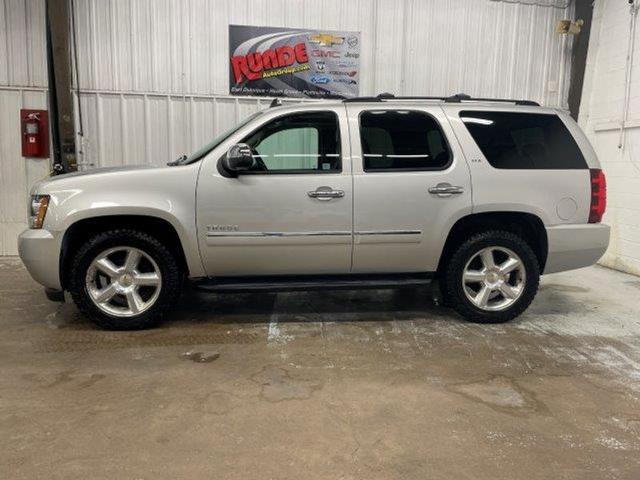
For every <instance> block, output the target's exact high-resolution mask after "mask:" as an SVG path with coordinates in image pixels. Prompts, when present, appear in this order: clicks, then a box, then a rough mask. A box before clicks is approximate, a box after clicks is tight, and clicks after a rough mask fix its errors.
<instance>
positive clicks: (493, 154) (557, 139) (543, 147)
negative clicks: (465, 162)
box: [460, 110, 587, 170]
mask: <svg viewBox="0 0 640 480" xmlns="http://www.w3.org/2000/svg"><path fill="white" fill-rule="evenodd" d="M460 119H461V120H462V121H463V122H464V124H465V126H466V127H467V130H469V133H470V134H471V136H472V137H473V139H474V140H475V142H476V143H477V144H478V147H480V150H481V151H482V153H483V154H484V156H485V157H486V159H487V161H488V162H489V163H490V164H491V165H492V166H493V167H495V168H503V169H519V170H523V169H533V170H573V169H584V168H587V163H586V162H585V159H584V156H583V155H582V152H581V151H580V148H579V147H578V145H577V144H576V142H575V140H574V139H573V137H572V136H571V133H570V132H569V130H568V129H567V127H566V126H565V124H564V123H563V122H562V120H560V118H559V117H558V116H557V115H554V114H541V113H519V112H485V111H476V110H467V111H461V112H460Z"/></svg>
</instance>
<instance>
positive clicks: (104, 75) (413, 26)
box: [76, 0, 571, 167]
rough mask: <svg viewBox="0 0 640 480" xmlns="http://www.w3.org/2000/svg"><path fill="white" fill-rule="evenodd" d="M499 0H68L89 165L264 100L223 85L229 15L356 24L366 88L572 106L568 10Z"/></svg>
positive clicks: (552, 3)
mask: <svg viewBox="0 0 640 480" xmlns="http://www.w3.org/2000/svg"><path fill="white" fill-rule="evenodd" d="M545 2H546V3H548V4H549V6H540V5H539V3H542V2H536V3H538V4H537V5H530V4H527V3H529V2H526V1H523V2H512V1H507V0H503V1H495V0H473V1H471V0H355V1H348V2H346V1H343V0H297V1H291V0H110V1H107V0H76V9H77V22H78V56H79V65H78V67H79V78H80V87H81V89H80V90H81V93H80V97H81V105H82V106H83V111H84V112H85V119H86V122H85V123H86V125H85V136H84V138H83V139H82V141H81V142H79V143H81V144H82V153H83V155H81V158H80V160H81V162H83V164H84V166H87V167H91V166H106V165H121V164H125V163H142V162H144V163H152V164H161V163H164V162H166V161H167V160H170V159H173V158H175V157H177V156H178V155H180V154H182V153H188V152H190V151H192V150H194V149H196V148H198V147H199V146H200V145H201V144H203V143H205V142H207V141H208V140H210V139H211V138H212V137H214V136H215V135H217V134H219V133H220V132H222V131H224V130H226V129H227V128H229V127H231V126H232V125H233V124H235V123H236V122H237V121H239V120H240V119H242V118H244V117H245V116H246V115H248V114H250V113H251V112H253V111H255V110H256V109H257V108H259V107H260V106H261V105H262V106H265V105H266V104H267V101H266V100H262V101H260V100H258V99H256V98H242V99H240V100H238V99H235V98H232V97H229V96H228V95H227V92H228V89H229V80H228V26H229V24H248V25H266V26H283V27H299V28H323V29H328V30H330V29H336V30H355V31H360V32H361V33H362V37H361V38H362V40H361V41H362V49H361V58H360V60H361V79H360V81H361V85H360V94H361V95H371V94H376V93H379V92H383V91H388V92H392V93H395V94H405V95H411V94H413V95H420V94H422V95H449V94H452V93H458V92H465V93H469V94H471V95H476V96H496V97H519V98H530V99H533V100H537V101H539V102H541V103H544V104H546V105H552V106H562V107H565V106H566V98H567V91H568V79H569V66H570V56H571V55H570V54H571V45H570V43H571V39H570V37H566V36H561V35H558V34H556V33H555V32H554V30H555V24H556V22H557V21H558V20H560V19H563V18H568V17H569V18H570V17H571V7H569V8H558V6H560V7H562V6H564V5H566V2H564V1H562V0H545Z"/></svg>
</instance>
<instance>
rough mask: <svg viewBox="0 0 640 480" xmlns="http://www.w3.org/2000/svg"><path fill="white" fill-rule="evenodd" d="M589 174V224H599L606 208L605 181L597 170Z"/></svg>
mask: <svg viewBox="0 0 640 480" xmlns="http://www.w3.org/2000/svg"><path fill="white" fill-rule="evenodd" d="M589 172H590V173H591V209H590V210H589V223H600V222H601V221H602V215H604V211H605V209H606V208H607V181H606V180H605V178H604V172H603V171H602V170H600V169H599V168H592V169H590V170H589Z"/></svg>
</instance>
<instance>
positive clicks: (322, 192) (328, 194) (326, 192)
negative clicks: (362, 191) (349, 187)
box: [307, 187, 344, 200]
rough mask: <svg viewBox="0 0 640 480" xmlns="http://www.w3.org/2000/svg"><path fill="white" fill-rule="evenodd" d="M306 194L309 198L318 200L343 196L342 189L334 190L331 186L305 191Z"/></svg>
mask: <svg viewBox="0 0 640 480" xmlns="http://www.w3.org/2000/svg"><path fill="white" fill-rule="evenodd" d="M307 195H308V196H309V197H311V198H317V199H318V200H331V199H332V198H342V197H344V190H334V189H333V188H331V187H318V188H316V189H315V190H313V191H311V192H307Z"/></svg>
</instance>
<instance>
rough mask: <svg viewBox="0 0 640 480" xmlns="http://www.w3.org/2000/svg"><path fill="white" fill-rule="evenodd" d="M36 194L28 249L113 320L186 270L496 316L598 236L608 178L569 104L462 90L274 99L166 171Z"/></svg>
mask: <svg viewBox="0 0 640 480" xmlns="http://www.w3.org/2000/svg"><path fill="white" fill-rule="evenodd" d="M275 103H276V102H275V101H274V104H275ZM31 193H32V195H31V200H30V215H31V228H30V229H28V230H26V231H25V232H23V233H22V234H21V235H20V238H19V251H20V256H21V258H22V260H23V262H24V263H25V265H26V266H27V268H28V270H29V272H30V273H31V275H32V276H33V278H34V279H35V280H36V281H38V282H39V283H41V284H42V285H44V286H45V287H46V291H47V295H48V297H49V298H50V299H58V300H59V299H64V295H63V291H64V290H67V291H69V292H70V294H71V296H72V297H73V300H74V301H75V303H76V304H77V306H78V307H79V308H80V310H81V311H82V312H84V313H85V314H86V315H87V316H89V317H90V318H91V319H93V321H95V322H96V323H97V324H98V325H100V326H101V327H104V328H110V329H134V328H146V327H150V326H152V325H154V324H156V323H157V322H158V321H159V320H160V319H161V317H162V315H163V313H164V312H166V311H167V309H168V307H170V306H172V305H173V304H174V303H175V302H176V301H177V299H178V296H179V294H180V290H181V287H182V286H183V281H184V279H186V278H188V279H190V280H191V281H192V282H194V283H195V284H196V285H198V286H199V287H201V288H203V289H207V290H210V291H214V292H227V291H230V292H237V291H263V290H301V289H304V290H306V289H313V288H361V287H366V288H389V287H396V286H406V285H418V284H425V283H429V282H430V281H432V280H434V279H437V280H438V284H439V285H440V290H441V291H442V297H443V300H444V301H445V302H446V304H448V305H450V306H452V307H453V308H454V309H455V310H456V311H457V312H458V313H460V314H461V315H462V316H464V317H466V318H467V319H469V320H472V321H477V322H504V321H507V320H510V319H512V318H514V317H516V316H517V315H519V314H520V313H522V312H523V311H524V310H525V309H526V308H527V306H528V305H529V304H530V303H531V301H532V300H533V298H534V296H535V294H536V291H537V289H538V281H539V276H540V275H541V274H542V273H553V272H558V271H561V270H569V269H574V268H579V267H584V266H587V265H591V264H593V263H595V262H596V261H597V260H598V259H599V258H600V257H601V256H602V254H603V253H604V251H605V250H606V248H607V245H608V242H609V227H607V226H606V225H603V224H601V223H600V221H601V218H602V215H603V213H604V210H605V202H606V191H605V179H604V175H603V173H602V171H601V170H600V165H599V163H598V159H597V157H596V154H595V152H594V151H593V149H592V147H591V146H590V144H589V142H588V140H587V139H586V137H585V135H584V134H583V133H582V131H581V130H580V128H579V127H578V126H577V125H576V123H575V122H574V121H573V120H572V119H571V118H570V117H569V115H567V114H566V113H565V112H563V111H558V110H555V109H552V108H544V107H540V106H539V105H537V104H536V103H534V102H530V101H515V100H499V99H473V98H470V97H468V96H466V95H462V94H459V95H454V96H452V97H446V98H433V97H410V98H409V97H394V96H392V95H389V94H382V95H380V96H378V97H368V98H356V99H350V100H345V101H335V102H325V103H319V102H318V103H308V104H297V105H293V106H277V105H273V106H272V108H268V109H266V110H263V111H261V112H258V113H256V114H254V115H252V116H251V117H249V118H248V119H246V120H245V121H244V122H242V123H241V124H239V125H237V126H236V127H234V128H233V129H231V130H230V131H228V132H226V133H224V134H222V135H221V136H219V137H218V138H216V139H215V140H213V141H212V142H211V143H209V144H208V145H205V146H204V147H203V148H201V149H200V150H198V151H197V152H195V153H193V154H192V155H190V156H183V157H181V158H180V159H178V160H176V161H173V162H170V163H169V164H168V166H166V167H150V166H146V167H125V168H107V169H98V170H92V171H88V172H82V173H72V174H68V175H60V176H57V177H54V178H51V179H47V180H45V181H42V182H40V183H38V184H36V185H35V186H34V187H33V189H32V192H31Z"/></svg>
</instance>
